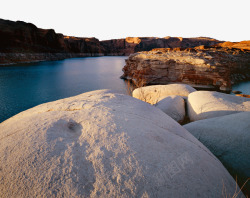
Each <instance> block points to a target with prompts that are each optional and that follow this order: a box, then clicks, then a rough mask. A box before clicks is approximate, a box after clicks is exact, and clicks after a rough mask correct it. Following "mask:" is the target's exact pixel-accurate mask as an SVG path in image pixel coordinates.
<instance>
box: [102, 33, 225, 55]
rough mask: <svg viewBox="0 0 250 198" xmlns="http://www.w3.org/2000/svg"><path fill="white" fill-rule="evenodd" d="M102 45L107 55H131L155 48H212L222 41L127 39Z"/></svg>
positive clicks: (203, 39)
mask: <svg viewBox="0 0 250 198" xmlns="http://www.w3.org/2000/svg"><path fill="white" fill-rule="evenodd" d="M100 43H101V46H102V47H103V48H102V50H103V53H104V54H105V55H130V54H132V53H135V52H139V51H150V50H152V49H154V48H175V47H181V48H187V47H196V46H199V45H205V46H211V45H215V44H219V43H221V41H218V40H216V39H212V38H206V37H199V38H181V37H165V38H157V37H127V38H125V39H113V40H107V41H101V42H100Z"/></svg>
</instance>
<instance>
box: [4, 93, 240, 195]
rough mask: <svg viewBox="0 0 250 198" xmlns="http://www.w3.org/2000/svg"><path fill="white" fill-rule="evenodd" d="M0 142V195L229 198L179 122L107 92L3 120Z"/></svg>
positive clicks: (216, 167)
mask: <svg viewBox="0 0 250 198" xmlns="http://www.w3.org/2000/svg"><path fill="white" fill-rule="evenodd" d="M0 141H1V144H0V162H1V164H0V184H1V185H0V197H200V196H203V197H204V196H205V197H222V189H223V188H226V189H227V194H228V195H229V197H232V195H233V193H234V191H235V187H236V184H235V181H234V180H233V178H232V177H231V176H230V175H229V173H228V172H227V170H226V169H225V168H224V167H223V165H222V164H221V162H220V161H219V160H218V159H217V158H216V157H215V156H214V155H213V154H212V153H211V152H210V151H209V150H208V149H207V148H206V147H205V146H203V145H202V144H201V143H200V142H199V141H198V140H197V139H196V138H194V137H193V136H192V135H191V134H190V133H189V132H187V131H186V130H185V129H184V128H183V127H181V126H180V125H179V124H178V123H177V122H175V121H174V120H173V119H171V118H170V117H169V116H167V115H166V114H165V113H163V112H162V111H160V110H159V109H157V108H155V107H153V106H151V105H149V104H147V103H145V102H142V101H140V100H137V99H134V98H132V97H130V96H125V95H121V94H115V93H112V92H111V91H107V90H100V91H94V92H88V93H85V94H81V95H78V96H75V97H71V98H66V99H62V100H58V101H55V102H50V103H45V104H42V105H39V106H37V107H34V108H32V109H29V110H27V111H24V112H22V113H20V114H18V115H16V116H14V117H12V118H10V119H8V120H6V121H4V122H3V123H1V125H0ZM222 181H223V182H222ZM240 195H241V194H240Z"/></svg>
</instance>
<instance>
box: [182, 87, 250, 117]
mask: <svg viewBox="0 0 250 198" xmlns="http://www.w3.org/2000/svg"><path fill="white" fill-rule="evenodd" d="M187 107H188V115H189V118H190V120H191V121H196V120H202V119H208V118H214V117H219V116H224V115H229V114H234V113H239V112H243V111H250V98H244V97H239V96H234V95H229V94H224V93H219V92H214V91H196V92H193V93H191V94H189V95H188V100H187Z"/></svg>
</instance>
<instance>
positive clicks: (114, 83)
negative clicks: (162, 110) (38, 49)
mask: <svg viewBox="0 0 250 198" xmlns="http://www.w3.org/2000/svg"><path fill="white" fill-rule="evenodd" d="M126 58H127V57H126V56H105V57H88V58H72V59H66V60H61V61H49V62H40V63H31V64H19V65H16V66H6V67H0V122H2V121H4V120H6V119H7V118H9V117H11V116H13V115H15V114H17V113H19V112H21V111H24V110H26V109H29V108H31V107H34V106H36V105H39V104H42V103H46V102H50V101H54V100H58V99H62V98H66V97H70V96H75V95H78V94H81V93H84V92H88V91H93V90H97V89H113V90H116V91H117V92H119V93H124V94H126V93H127V91H126V83H125V82H124V81H123V80H121V79H120V76H121V75H122V74H123V72H122V68H123V66H124V65H125V59H126ZM233 90H239V91H242V92H243V93H244V94H250V82H242V83H240V84H237V85H235V86H234V87H233Z"/></svg>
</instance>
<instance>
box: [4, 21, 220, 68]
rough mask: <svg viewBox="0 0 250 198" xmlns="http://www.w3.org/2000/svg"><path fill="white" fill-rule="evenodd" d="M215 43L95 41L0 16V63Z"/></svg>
mask: <svg viewBox="0 0 250 198" xmlns="http://www.w3.org/2000/svg"><path fill="white" fill-rule="evenodd" d="M219 43H221V41H218V40H215V39H211V38H205V37H199V38H181V37H165V38H157V37H127V38H125V39H112V40H106V41H99V40H98V39H96V38H84V37H81V38H80V37H72V36H64V35H63V34H58V33H56V32H55V31H54V30H53V29H41V28H38V27H36V26H35V25H33V24H31V23H25V22H23V21H17V22H14V21H9V20H3V19H0V64H8V63H18V62H27V61H39V60H58V59H64V58H69V57H85V56H103V55H109V56H117V55H118V56H124V55H130V54H132V53H135V52H139V51H149V50H152V49H154V48H166V47H170V48H173V47H181V48H186V47H195V46H199V45H205V46H211V45H214V44H219ZM36 57H37V58H36Z"/></svg>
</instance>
